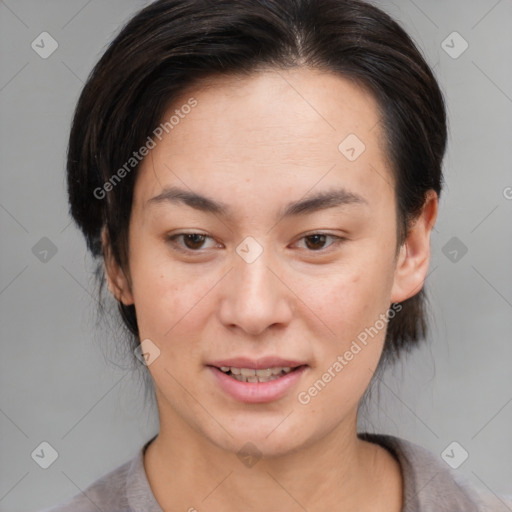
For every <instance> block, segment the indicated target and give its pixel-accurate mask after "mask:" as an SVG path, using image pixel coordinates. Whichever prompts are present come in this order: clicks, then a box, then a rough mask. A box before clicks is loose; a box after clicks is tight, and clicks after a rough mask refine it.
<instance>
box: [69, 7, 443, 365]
mask: <svg viewBox="0 0 512 512" xmlns="http://www.w3.org/2000/svg"><path fill="white" fill-rule="evenodd" d="M298 66H300V67H309V68H315V69H320V70H326V71H331V72H335V73H338V74H339V75H340V76H342V77H346V78H349V79H351V80H353V81H355V82H356V83H358V84H360V85H361V86H363V87H365V88H366V90H368V91H369V92H370V93H371V94H372V95H373V96H374V97H375V98H376V100H377V102H378V104H379V107H380V110H381V117H382V126H383V129H384V130H383V131H384V136H385V143H386V148H387V152H388V157H389V161H390V162H391V164H392V168H393V174H394V182H395V190H396V197H397V212H398V219H397V230H398V233H399V237H398V240H399V245H402V244H403V242H404V240H405V236H406V234H407V227H408V226H409V223H410V221H411V220H413V219H414V218H415V217H416V216H417V215H418V213H419V212H420V211H421V208H422V206H423V205H424V202H425V198H426V193H427V191H429V190H431V189H433V190H435V191H436V192H437V194H440V191H441V186H442V170H441V164H442V159H443V155H444V151H445V145H446V115H445V107H444V101H443V97H442V94H441V91H440V89H439V86H438V84H437V82H436V80H435V78H434V76H433V74H432V72H431V70H430V68H429V66H428V65H427V63H426V62H425V60H424V58H423V57H422V55H421V53H420V52H419V50H418V49H417V48H416V46H415V44H414V43H413V41H412V40H411V39H410V37H409V36H408V35H407V34H406V32H405V31H404V30H403V29H402V28H401V27H400V26H399V25H398V24H397V23H396V22H395V21H394V20H392V19H391V18H390V17H389V16H388V15H387V14H386V13H384V12H383V11H381V10H380V9H377V8H376V7H374V6H373V5H371V4H368V3H366V2H363V1H360V0H215V1H206V0H158V1H156V2H154V3H152V4H150V5H149V6H147V7H146V8H144V9H143V10H141V11H140V12H139V13H138V14H136V15H135V16H134V17H133V18H132V19H131V20H130V21H129V22H128V23H127V24H126V25H125V26H124V28H123V29H122V30H121V32H120V33H119V35H117V37H116V38H115V39H114V40H113V41H112V43H111V44H110V45H109V47H108V49H107V50H106V52H105V53H104V55H103V56H102V57H101V59H100V60H99V62H98V63H97V64H96V66H95V67H94V69H93V71H92V73H91V74H90V76H89V78H88V80H87V83H86V84H85V87H84V89H83V91H82V93H81V96H80V99H79V101H78V104H77V107H76V111H75V114H74V119H73V124H72V130H71V135H70V140H69V151H68V160H67V176H68V193H69V201H70V205H71V208H70V210H71V214H72V216H73V218H74V219H75V221H76V223H77V224H78V226H79V227H80V229H81V230H82V231H83V233H84V235H85V238H86V240H87V245H88V248H89V249H90V251H91V252H92V253H93V255H94V256H96V257H98V258H99V259H100V261H101V257H102V250H103V248H102V244H101V231H102V228H105V229H106V232H107V234H108V237H109V239H110V244H111V247H110V249H111V250H112V254H113V256H114V257H115V259H116V261H117V262H118V263H119V264H120V265H121V267H123V268H124V267H125V266H126V264H127V245H128V236H127V235H128V225H129V219H130V213H131V206H132V195H133V188H134V183H135V178H136V174H137V166H135V167H134V168H133V170H132V171H131V172H129V173H126V176H123V179H122V180H119V182H116V183H115V186H113V187H109V188H110V190H109V191H108V192H106V193H105V194H104V197H98V196H100V195H101V196H103V193H102V194H98V192H97V191H98V190H99V189H101V188H102V187H103V186H104V184H105V183H107V182H108V181H109V180H111V179H112V176H113V175H114V174H115V173H116V172H117V171H118V169H120V168H121V167H122V166H123V165H125V164H126V162H127V161H128V160H129V159H130V157H131V156H132V153H133V152H134V151H135V150H137V149H138V148H140V147H141V146H143V144H144V143H145V141H146V140H147V138H148V136H150V135H151V134H152V133H153V131H154V129H155V127H157V126H158V125H159V124H160V123H161V120H162V116H163V114H164V112H165V111H166V108H167V106H168V105H169V104H170V103H172V101H173V99H175V98H177V97H178V96H179V95H182V94H183V92H184V91H186V90H187V88H189V87H191V86H193V85H194V84H197V83H198V82H199V81H200V80H202V79H205V78H206V79H207V78H208V77H211V76H213V75H218V74H238V75H244V76H247V75H249V74H251V73H254V72H255V71H256V70H258V69H260V68H263V67H267V68H274V69H287V68H292V67H298ZM102 190H104V189H102ZM95 191H96V192H95ZM100 277H102V280H103V279H104V276H100ZM119 309H120V311H121V314H122V318H123V320H124V323H125V325H126V326H127V327H128V329H129V330H130V331H131V332H132V333H133V334H134V336H133V339H132V345H133V346H132V349H133V348H134V347H135V346H136V345H137V344H138V343H139V342H140V341H139V340H138V329H137V320H136V312H135V307H134V306H124V305H122V304H121V303H119ZM425 335H426V320H425V297H424V293H423V290H418V293H417V294H416V295H415V296H413V297H412V298H410V299H408V300H406V301H404V302H403V303H401V310H400V313H398V314H396V315H395V316H394V317H393V318H391V319H390V320H389V323H388V328H387V334H386V341H385V346H384V354H383V360H384V359H386V360H387V359H395V358H396V356H398V354H400V353H401V352H402V351H403V350H404V349H409V348H411V347H413V346H415V345H416V344H417V342H418V341H419V340H421V339H423V338H424V337H425Z"/></svg>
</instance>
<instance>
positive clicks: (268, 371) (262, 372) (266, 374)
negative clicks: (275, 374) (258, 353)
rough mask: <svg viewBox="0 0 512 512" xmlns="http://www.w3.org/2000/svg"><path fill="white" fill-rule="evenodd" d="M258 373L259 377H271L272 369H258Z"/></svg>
mask: <svg viewBox="0 0 512 512" xmlns="http://www.w3.org/2000/svg"><path fill="white" fill-rule="evenodd" d="M256 375H257V376H258V377H270V376H271V375H272V369H271V368H267V369H266V370H256Z"/></svg>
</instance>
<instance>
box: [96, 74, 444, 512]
mask: <svg viewBox="0 0 512 512" xmlns="http://www.w3.org/2000/svg"><path fill="white" fill-rule="evenodd" d="M208 84H209V85H208V87H196V88H194V89H191V90H190V91H187V94H184V95H183V97H182V98H180V99H179V100H177V101H176V102H175V103H174V104H173V106H172V108H170V109H169V112H168V114H169V115H171V114H172V113H173V111H174V110H175V109H176V108H179V107H180V105H183V104H184V103H185V102H186V101H187V99H188V98H190V97H191V96H193V97H194V98H195V99H196V100H197V102H198V104H197V106H196V107H195V108H194V109H193V110H192V111H191V112H190V113H189V114H188V115H187V116H186V117H185V118H184V119H182V120H181V121H180V123H179V125H177V126H175V127H174V129H173V131H172V132H170V134H168V135H166V136H165V137H164V138H163V139H162V141H161V142H159V143H158V144H157V145H156V147H155V148H154V149H153V150H152V151H151V153H150V155H149V156H148V157H146V158H145V160H144V161H143V162H142V164H141V168H140V170H139V174H138V176H137V179H136V184H135V189H134V201H133V208H132V214H131V218H130V226H129V255H128V256H129V265H128V268H125V269H124V271H123V269H121V268H120V266H119V265H118V264H117V263H116V262H115V261H113V259H112V258H110V257H107V259H106V262H105V263H106V270H107V274H108V283H109V288H110V290H111V291H112V293H113V294H114V295H115V296H116V297H117V298H118V299H120V300H122V301H123V302H124V303H125V304H135V307H136V310H137V320H138V325H139V330H140V334H141V339H142V340H143V339H146V338H148V339H150V340H151V341H152V342H153V343H154V344H155V345H156V346H157V347H158V348H159V350H160V355H159V357H158V358H156V359H155V360H154V362H152V363H151V364H150V365H149V366H148V369H149V371H150V372H151V375H152V377H153V379H154V382H155V388H156V398H157V403H158V410H159V417H160V432H159V435H158V437H157V438H156V439H155V441H153V443H152V444H151V445H150V446H149V448H148V450H147V452H146V454H145V458H144V465H145V469H146V473H147V475H148V480H149V482H150V485H151V488H152V490H153V493H154V494H155V497H156V499H157V501H158V502H159V504H160V506H161V507H162V509H163V510H165V511H174V510H189V509H191V507H194V508H195V509H197V510H208V511H213V512H217V511H219V512H220V511H223V512H231V511H233V512H234V511H238V510H240V503H243V506H244V509H246V510H251V511H263V510H285V511H290V512H291V511H295V510H297V511H299V510H304V509H307V510H308V511H310V512H313V511H318V512H320V511H324V510H328V509H331V510H358V511H367V510H368V511H370V510H372V511H380V510H382V511H384V510H386V511H388V512H390V511H391V512H393V511H395V512H399V511H400V509H401V506H402V476H401V473H400V467H399V465H398V463H397V462H396V460H395V459H394V458H393V457H392V456H391V454H390V453H388V452H387V450H385V449H384V448H382V447H380V446H378V445H376V444H373V443H369V442H364V441H362V440H359V439H358V438H357V435H356V434H357V430H356V421H357V407H358V403H359V401H360V399H361V397H362V395H363V394H364V391H365V390H366V388H367V386H368V384H369V382H370V380H371V377H372V375H373V373H374V371H375V368H376V366H377V364H378V361H379V358H380V355H381V353H382V348H383V343H384V337H385V328H384V329H381V330H380V331H379V333H378V335H376V336H375V337H373V338H372V339H371V341H370V342H369V343H368V344H367V345H366V346H365V347H364V348H363V349H362V350H361V351H360V352H359V353H358V354H357V355H356V356H354V358H353V359H352V360H351V361H350V362H349V363H348V364H347V365H346V366H345V367H344V368H343V370H342V371H341V372H340V373H338V374H337V375H336V377H335V378H333V379H332V381H331V382H329V383H328V385H326V386H325V388H324V389H323V390H322V391H321V392H320V393H318V394H317V395H316V396H315V397H314V398H312V399H311V401H310V403H308V404H307V405H304V404H301V403H299V401H298V399H297V394H298V393H299V392H300V391H304V390H307V389H308V388H309V387H310V386H311V385H312V384H313V383H314V382H315V381H316V380H318V379H319V378H321V376H322V374H324V373H325V372H326V371H327V369H328V368H329V367H330V366H332V364H333V363H334V362H335V361H336V359H337V356H338V355H340V354H341V355H342V354H344V353H345V352H346V351H347V350H348V349H349V348H350V345H351V343H352V341H353V340H355V339H356V338H357V336H358V334H359V333H360V332H361V331H363V330H364V329H365V328H367V327H370V326H373V325H375V323H376V320H378V318H379V315H381V314H383V313H385V312H386V311H387V310H388V308H389V307H390V306H391V304H392V303H395V302H396V303H398V302H401V301H403V300H405V299H406V298H408V297H411V296H413V295H414V294H416V293H417V292H418V291H419V290H420V289H421V287H422V285H423V282H424V280H425V277H426V273H427V270H428V264H429V258H430V233H431V229H432V227H433V225H434V223H435V219H436V217H437V208H438V199H437V196H436V194H435V192H433V191H431V193H429V195H428V197H427V200H426V202H425V205H424V208H423V211H422V213H421V214H420V216H419V217H418V218H417V219H416V221H415V223H414V224H413V226H412V228H411V230H410V231H409V234H408V237H407V240H406V242H405V244H404V245H402V246H401V247H400V248H399V250H398V251H397V238H396V236H397V235H396V226H397V216H396V215H397V214H396V206H395V205H396V197H395V192H394V186H393V174H392V172H391V168H390V166H389V164H388V162H387V158H386V153H385V148H384V146H383V143H382V140H383V133H382V131H381V125H380V124H379V113H378V108H377V104H376V102H375V100H374V98H373V97H372V96H371V95H370V94H368V93H367V92H366V91H365V90H364V89H362V88H361V87H359V86H356V85H354V84H353V83H351V82H350V81H348V80H346V79H344V78H342V77H340V76H337V75H334V74H329V73H326V72H321V71H314V70H311V69H304V68H299V69H294V70H288V71H282V70H279V71H276V70H261V71H259V72H258V73H255V74H253V75H251V76H250V77H246V78H235V77H220V78H215V79H210V80H209V82H208ZM164 117H166V118H167V117H168V116H167V115H166V116H164ZM349 134H356V135H357V137H358V138H359V139H360V140H361V141H363V142H364V144H365V146H366V149H365V151H364V152H363V153H362V154H361V155H360V156H359V157H358V158H357V159H356V160H355V161H349V160H348V159H347V158H346V157H345V156H344V155H343V154H342V153H341V152H340V151H339V150H338V145H339V144H340V142H342V141H343V140H344V139H345V138H346V137H347V135H349ZM170 186H180V187H181V188H185V189H187V190H189V191H193V192H195V193H199V194H202V195H205V196H208V197H210V198H212V199H215V200H217V201H222V202H223V203H226V204H227V205H229V206H230V207H231V208H232V215H231V216H229V217H222V216H219V215H216V214H212V213H205V212H200V211H197V210H195V209H193V208H191V207H189V206H186V205H184V204H182V203H171V202H169V201H161V202H157V203H151V202H149V203H148V201H149V200H150V199H151V198H153V197H155V196H157V195H158V194H160V193H161V192H162V190H163V189H164V188H165V187H170ZM340 187H343V188H345V189H347V190H348V191H350V192H352V193H354V194H357V195H359V196H361V197H362V198H363V199H364V202H362V203H357V204H356V203H353V204H346V205H342V206H339V207H336V208H330V209H324V210H319V211H316V212H313V213H309V214H307V215H304V216H295V217H290V218H283V219H279V218H278V213H279V211H280V210H281V208H283V207H284V205H285V204H287V203H288V202H290V201H296V200H300V199H303V198H304V196H306V195H308V196H309V195H311V194H313V193H316V192H320V191H325V190H329V189H331V188H340ZM183 232H189V233H190V232H195V233H201V234H204V235H206V236H207V237H210V238H206V239H204V241H203V242H202V245H201V239H200V240H199V241H197V239H196V240H194V239H192V240H190V238H189V239H187V238H186V237H179V238H178V239H175V241H174V243H172V242H171V241H170V240H169V236H172V235H175V234H178V233H183ZM318 232H320V233H323V234H328V235H335V236H341V237H344V238H345V239H344V241H342V242H340V243H336V239H331V238H330V237H327V238H326V239H323V240H322V239H321V240H320V241H318V239H316V240H315V239H314V240H311V239H307V240H309V244H308V243H307V240H306V239H305V238H304V237H305V236H306V235H308V236H311V235H313V234H315V233H318ZM247 236H251V237H253V238H254V239H255V240H257V242H258V243H259V244H260V245H261V247H262V248H263V252H262V254H261V255H260V256H259V257H258V258H257V259H256V260H255V261H254V262H253V263H250V264H249V263H247V262H246V261H245V260H244V259H242V258H241V257H240V256H239V255H238V254H237V252H236V248H237V246H238V245H239V244H240V243H241V242H242V240H243V239H244V238H245V237H247ZM105 243H108V239H107V238H105ZM187 244H188V245H187ZM180 246H181V248H182V249H184V250H185V251H187V249H188V252H180V251H179V250H177V249H176V247H180ZM194 250H196V253H194V252H193V251H194ZM397 314H399V313H397ZM264 355H278V356H280V357H284V358H291V359H297V360H300V361H304V362H306V363H307V364H308V368H307V370H306V371H305V372H304V373H303V374H302V376H301V377H300V380H299V382H298V384H297V386H295V387H294V388H293V389H292V390H291V391H290V392H289V393H288V394H287V395H286V396H284V397H283V398H281V399H279V400H276V401H273V402H268V403H251V404H248V403H242V402H240V401H237V400H235V399H233V398H231V397H230V396H229V395H226V394H225V393H224V392H223V391H222V390H221V389H220V388H219V387H218V385H217V384H216V381H215V379H214V378H213V376H212V373H211V370H209V369H208V368H207V367H206V366H205V365H206V364H207V363H208V362H212V361H214V360H216V359H220V358H227V357H234V356H248V357H251V358H254V359H256V358H258V357H261V356H264ZM248 441H250V442H251V443H253V444H254V445H255V446H257V448H258V450H259V451H260V452H261V455H262V458H261V459H260V460H259V461H258V462H257V463H256V464H255V465H253V466H252V467H247V466H245V465H244V464H243V463H242V462H241V461H240V459H239V458H238V457H237V452H238V451H239V450H240V449H241V447H242V446H244V444H245V443H246V442H248Z"/></svg>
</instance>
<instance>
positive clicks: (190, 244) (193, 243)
mask: <svg viewBox="0 0 512 512" xmlns="http://www.w3.org/2000/svg"><path fill="white" fill-rule="evenodd" d="M179 238H182V240H183V245H182V244H180V243H177V242H176V240H178V239H179ZM208 238H209V239H210V240H212V241H214V240H213V239H212V237H210V236H207V235H203V234H201V233H178V234H177V235H173V236H170V237H169V240H170V241H171V242H172V243H173V244H174V245H175V246H176V248H177V249H178V250H179V251H192V252H198V251H199V250H200V249H205V247H204V242H205V240H206V239H208ZM183 246H184V247H183Z"/></svg>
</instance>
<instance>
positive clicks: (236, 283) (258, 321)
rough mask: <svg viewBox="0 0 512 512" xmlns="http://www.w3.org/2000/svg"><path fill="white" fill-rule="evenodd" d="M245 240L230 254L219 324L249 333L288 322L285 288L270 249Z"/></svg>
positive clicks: (287, 302) (255, 332)
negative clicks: (228, 278)
mask: <svg viewBox="0 0 512 512" xmlns="http://www.w3.org/2000/svg"><path fill="white" fill-rule="evenodd" d="M250 238H251V237H248V238H247V239H245V240H244V241H243V242H242V243H241V244H240V245H239V246H238V247H237V249H236V254H234V255H233V257H234V261H233V269H232V271H231V272H230V281H229V283H226V285H227V287H226V293H225V296H224V303H223V307H222V321H223V322H224V323H225V324H230V325H238V326H239V327H241V328H242V329H244V330H245V331H247V332H250V333H251V334H257V333H259V332H262V331H263V330H264V329H265V328H267V327H269V326H270V325H273V324H276V323H283V322H286V321H288V320H289V314H290V308H289V301H288V298H287V296H286V295H287V290H288V289H287V287H286V286H284V285H283V283H281V282H280V281H279V278H278V277H277V276H276V275H275V273H274V272H276V270H277V269H275V270H274V271H272V270H271V269H273V268H274V267H276V266H277V265H278V263H277V261H276V260H275V259H274V258H272V253H271V251H270V250H268V249H265V248H264V247H263V246H262V245H261V244H259V243H257V242H256V243H255V241H254V239H252V240H251V239H250Z"/></svg>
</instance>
